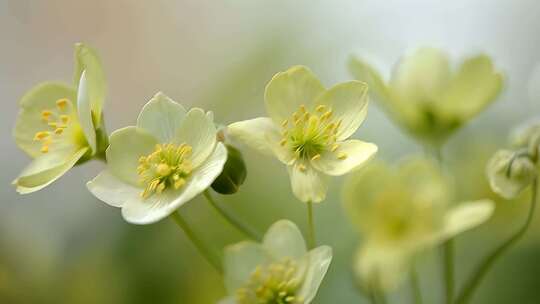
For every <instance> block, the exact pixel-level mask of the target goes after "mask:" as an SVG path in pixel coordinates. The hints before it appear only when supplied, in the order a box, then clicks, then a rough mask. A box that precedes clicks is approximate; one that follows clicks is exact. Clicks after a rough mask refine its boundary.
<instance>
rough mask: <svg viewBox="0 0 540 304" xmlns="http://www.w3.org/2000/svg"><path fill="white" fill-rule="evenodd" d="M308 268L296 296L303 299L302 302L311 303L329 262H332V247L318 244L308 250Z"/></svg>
mask: <svg viewBox="0 0 540 304" xmlns="http://www.w3.org/2000/svg"><path fill="white" fill-rule="evenodd" d="M306 259H307V261H308V265H309V266H308V268H307V269H306V274H305V277H304V283H303V284H302V288H301V289H300V291H299V292H298V297H299V298H300V299H303V300H304V303H311V301H313V299H314V298H315V296H316V295H317V290H318V289H319V286H320V285H321V283H322V280H323V278H324V276H325V275H326V272H327V271H328V267H329V266H330V262H332V248H330V247H329V246H320V247H317V248H315V249H313V250H311V251H310V252H308V254H307V257H306Z"/></svg>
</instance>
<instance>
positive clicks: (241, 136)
mask: <svg viewBox="0 0 540 304" xmlns="http://www.w3.org/2000/svg"><path fill="white" fill-rule="evenodd" d="M227 133H228V134H229V135H230V136H231V137H232V138H234V139H237V140H239V141H241V142H242V143H245V144H246V145H248V146H249V147H251V148H253V149H255V150H257V151H259V152H261V153H264V154H266V155H268V156H273V154H274V153H273V150H272V147H271V144H270V142H269V136H272V135H273V137H276V138H279V136H280V134H279V129H278V127H277V126H276V124H275V123H274V121H273V120H272V119H271V118H268V117H259V118H254V119H250V120H244V121H239V122H235V123H232V124H230V125H229V126H228V127H227Z"/></svg>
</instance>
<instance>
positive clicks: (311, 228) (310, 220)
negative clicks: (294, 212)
mask: <svg viewBox="0 0 540 304" xmlns="http://www.w3.org/2000/svg"><path fill="white" fill-rule="evenodd" d="M307 220H308V229H309V230H308V247H309V248H310V249H312V248H315V246H316V244H317V240H316V238H315V224H314V222H313V203H312V202H307Z"/></svg>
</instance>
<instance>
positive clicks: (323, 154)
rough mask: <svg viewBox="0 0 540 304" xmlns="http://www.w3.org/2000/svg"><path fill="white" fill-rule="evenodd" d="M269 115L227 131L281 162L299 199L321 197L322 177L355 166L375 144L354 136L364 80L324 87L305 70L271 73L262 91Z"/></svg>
mask: <svg viewBox="0 0 540 304" xmlns="http://www.w3.org/2000/svg"><path fill="white" fill-rule="evenodd" d="M265 104H266V110H267V112H268V114H269V116H270V117H269V118H267V117H260V118H255V119H252V120H246V121H241V122H236V123H233V124H231V125H229V127H228V132H229V134H230V135H231V136H232V137H233V138H237V139H239V140H241V141H242V142H244V143H245V144H247V145H249V146H251V147H253V148H255V149H257V150H259V151H261V152H263V153H266V154H268V155H273V156H275V157H277V158H278V159H279V160H280V161H281V162H282V163H284V164H285V165H287V168H288V171H289V175H290V178H291V186H292V189H293V192H294V194H295V195H296V197H297V198H298V199H299V200H301V201H303V202H320V201H322V200H324V198H325V196H326V190H327V186H326V176H327V175H332V176H337V175H343V174H346V173H348V172H349V171H351V170H354V169H356V168H359V167H360V166H361V165H363V164H364V163H365V162H366V161H367V160H369V159H370V158H371V157H372V156H373V155H374V154H375V152H376V151H377V146H375V145H374V144H371V143H366V142H362V141H359V140H355V139H350V140H348V139H347V138H349V136H351V135H352V134H354V132H355V131H356V130H357V129H358V127H359V126H360V124H361V123H362V122H363V121H364V118H365V117H366V114H367V105H368V98H367V85H366V84H365V83H362V82H359V81H350V82H346V83H341V84H338V85H336V86H334V87H332V88H330V89H328V90H327V89H325V88H324V87H323V85H322V84H321V83H320V82H319V80H318V79H317V78H316V77H315V76H314V75H313V74H312V73H311V71H310V70H309V69H307V68H306V67H303V66H295V67H292V68H290V69H289V70H287V71H285V72H281V73H278V74H276V75H275V76H274V77H273V78H272V80H271V81H270V83H268V85H267V87H266V91H265Z"/></svg>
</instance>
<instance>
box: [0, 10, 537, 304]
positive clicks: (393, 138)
mask: <svg viewBox="0 0 540 304" xmlns="http://www.w3.org/2000/svg"><path fill="white" fill-rule="evenodd" d="M539 14H540V3H538V1H536V0H475V1H471V0H455V1H427V0H425V1H424V0H413V1H396V0H393V1H392V0H384V1H380V0H363V1H362V0H359V1H358V0H357V1H353V0H349V1H345V0H340V1H287V0H274V1H253V0H223V1H209V0H206V1H199V0H182V1H172V0H171V1H165V0H155V1H132V0H114V1H111V0H93V1H79V0H48V1H38V0H36V1H25V0H0V97H1V105H2V110H1V111H0V136H1V138H2V144H1V147H2V150H1V151H2V152H1V154H0V162H1V163H0V166H1V171H0V303H6V304H11V303H55V304H59V303H115V304H121V303H193V304H198V303H215V302H216V301H217V300H218V299H219V298H221V297H222V296H223V295H224V288H223V286H222V282H221V280H220V278H219V276H218V275H217V273H215V272H214V271H213V269H212V268H211V267H210V266H209V265H207V264H206V262H205V260H203V259H202V258H201V257H200V256H199V255H198V254H197V252H196V251H195V249H194V247H193V246H192V245H191V244H190V243H189V242H188V240H187V239H186V237H185V236H184V234H183V233H182V231H179V230H178V228H177V227H176V226H175V225H174V223H172V221H169V220H164V221H161V222H160V223H157V224H154V225H149V226H134V225H130V224H127V223H126V222H124V221H123V220H122V218H121V216H120V212H119V210H117V209H114V208H112V207H108V206H106V205H105V204H104V203H102V202H100V201H98V200H96V199H95V198H93V197H92V195H90V194H89V192H88V191H87V190H86V187H85V183H86V181H88V180H89V179H91V178H92V177H93V176H95V175H96V174H97V172H99V170H100V169H101V168H102V167H103V165H102V164H101V163H98V162H95V163H89V164H86V165H84V166H82V167H77V168H75V169H74V170H71V171H70V172H69V173H68V174H67V175H65V176H64V177H63V178H61V179H60V180H59V181H57V182H55V183H54V184H52V185H51V186H50V187H47V188H46V189H45V190H43V191H40V192H38V193H34V194H31V195H26V196H20V195H18V194H16V192H15V190H14V188H13V187H12V186H11V185H10V183H11V181H12V180H13V179H14V178H15V177H16V176H17V175H18V173H19V171H20V170H21V169H22V168H23V167H24V166H25V165H26V164H27V163H28V161H29V160H28V158H27V157H26V156H25V155H24V154H23V153H22V152H20V151H19V150H18V149H17V148H16V146H15V144H14V141H13V139H12V137H11V130H12V128H13V126H14V122H15V118H16V114H17V111H18V106H17V103H18V100H19V98H20V97H21V96H22V95H23V94H24V92H25V91H26V90H28V89H29V88H31V87H32V86H34V85H35V84H37V83H39V82H40V81H43V80H64V81H68V82H69V81H70V80H71V76H72V68H73V55H72V52H73V48H72V45H73V44H74V43H75V42H78V41H83V42H86V43H88V44H89V45H92V46H94V47H95V48H97V49H98V50H99V53H100V55H101V58H102V61H103V63H104V66H105V70H106V74H107V78H108V86H109V91H108V96H107V105H106V122H107V126H108V129H109V130H114V129H116V128H119V127H122V126H126V125H130V124H133V123H134V122H135V119H136V115H137V114H138V112H139V110H140V108H141V107H142V105H143V104H144V103H146V101H147V100H148V99H149V98H150V97H151V96H152V95H153V94H154V93H155V92H157V91H158V90H161V91H163V92H165V93H166V94H167V95H169V96H171V97H172V98H173V99H175V100H177V101H180V102H182V103H183V104H185V105H186V106H188V107H189V106H195V105H196V106H199V107H203V108H205V109H208V110H213V111H214V112H215V116H216V120H217V121H218V122H220V123H223V124H227V123H230V122H233V121H237V120H243V119H248V118H252V117H255V116H259V115H263V114H264V106H263V99H262V95H263V91H264V87H265V85H266V83H267V82H268V80H269V79H270V78H271V76H272V75H273V74H274V73H276V72H278V71H281V70H284V69H286V68H287V67H289V66H291V65H295V64H304V65H308V66H309V67H311V69H312V70H313V71H314V72H315V73H316V74H317V75H318V76H319V77H320V78H321V80H322V81H323V82H324V83H325V84H326V85H327V86H329V85H332V84H334V83H336V82H340V81H345V80H349V79H351V77H352V76H351V75H350V74H349V72H348V70H347V65H346V62H347V60H348V58H349V56H351V55H352V54H356V55H362V56H365V57H367V58H369V59H370V61H371V62H374V63H375V64H376V65H377V66H378V67H379V68H380V69H381V70H383V71H386V73H385V75H386V76H388V74H389V72H390V70H391V68H392V65H393V63H394V62H395V61H396V60H397V59H398V58H399V56H401V55H402V54H403V53H404V52H407V51H410V50H413V49H415V48H417V47H420V46H435V47H440V48H443V49H445V50H446V51H447V52H448V53H449V54H450V55H452V57H453V58H454V59H457V60H459V59H460V58H463V57H464V56H466V55H471V54H475V53H477V52H486V53H488V54H489V55H490V56H492V58H493V59H494V61H495V63H496V65H497V66H498V67H499V69H501V70H502V71H503V72H504V74H505V77H506V83H505V89H504V91H503V93H502V95H501V96H500V97H499V98H498V100H497V101H496V102H495V103H494V104H492V106H490V107H489V109H488V110H486V111H485V112H483V113H482V114H481V115H479V117H477V119H475V120H474V121H473V122H471V123H470V124H468V125H467V126H466V127H465V128H463V129H462V130H461V131H460V132H458V133H457V134H456V135H455V136H454V137H453V138H452V139H451V140H450V141H449V143H448V145H447V147H446V149H445V151H444V157H445V159H447V162H448V167H449V168H451V169H450V170H451V171H452V172H453V173H455V176H456V181H457V184H458V187H457V193H456V195H457V197H459V198H461V199H476V198H485V197H489V198H493V199H495V200H496V201H497V211H496V215H495V217H494V218H493V219H492V220H491V221H490V222H489V223H488V224H487V225H484V226H482V227H481V228H479V229H476V230H474V231H472V232H470V233H468V234H466V235H465V236H463V237H459V238H458V240H457V244H458V245H457V246H458V261H459V262H458V263H459V267H458V270H457V272H458V279H459V283H461V282H463V279H464V278H465V277H466V276H467V274H469V271H470V270H471V267H472V266H473V265H475V263H476V262H477V261H478V260H479V259H480V258H481V257H482V256H483V254H485V253H486V252H488V251H489V250H490V249H491V248H493V246H494V245H495V244H496V243H497V241H500V240H501V239H503V238H504V237H506V236H508V235H509V234H510V233H511V232H513V231H514V230H515V229H517V228H518V226H519V225H520V224H521V223H522V222H523V221H524V217H525V212H526V208H527V201H526V197H527V194H524V197H523V198H519V199H517V200H515V201H505V200H501V199H498V198H497V197H496V196H495V195H494V194H493V193H491V191H490V190H489V187H488V186H487V183H486V181H485V177H484V167H485V162H486V159H487V158H488V157H489V156H490V155H491V154H492V153H493V152H494V151H495V150H496V149H497V148H499V147H502V146H504V145H505V142H506V138H507V135H508V133H509V131H510V130H511V129H512V127H513V126H514V125H516V124H518V123H520V122H523V121H525V120H527V119H529V118H531V117H533V116H535V115H536V114H538V110H539V107H538V103H540V68H539V66H538V63H539V62H540V35H538V30H539V29H540V18H538V15H539ZM356 137H358V138H361V139H363V140H367V141H371V142H375V143H376V144H378V145H379V154H378V157H379V158H381V159H384V160H387V161H390V162H394V161H396V160H398V159H400V158H402V157H403V156H406V155H409V154H415V153H422V149H421V148H420V147H418V146H417V145H416V144H415V143H414V142H413V141H411V140H410V139H408V138H407V137H406V136H405V135H404V134H403V133H402V132H401V131H400V130H399V129H397V128H396V127H395V126H394V125H393V124H392V123H391V122H390V121H389V120H388V119H387V118H386V116H385V115H384V113H382V112H381V111H380V110H379V109H378V108H377V106H376V104H375V103H372V104H371V105H370V113H369V115H368V119H367V120H366V122H365V123H364V125H363V126H362V127H361V128H360V129H359V131H358V132H357V134H356ZM243 151H244V155H245V158H246V161H247V164H248V169H249V173H248V180H247V182H246V183H245V186H244V187H243V188H242V189H241V191H240V192H239V193H238V194H236V195H234V196H229V197H225V196H217V199H218V200H219V201H220V203H222V204H224V205H227V207H228V208H230V209H231V210H233V211H234V212H236V213H237V214H239V215H240V216H241V217H242V218H244V219H245V221H246V222H249V223H250V224H252V225H253V226H255V227H257V228H258V229H259V230H260V231H263V230H265V229H266V227H267V226H268V225H270V224H271V223H273V222H274V221H275V220H277V219H281V218H289V219H292V220H294V221H295V222H296V223H298V225H299V226H300V227H301V228H302V229H304V228H305V227H306V222H305V216H304V211H305V210H304V207H305V206H303V204H301V203H299V202H297V201H296V200H295V198H294V197H293V195H292V194H291V191H290V189H289V180H288V176H287V173H286V170H285V169H284V168H283V167H282V166H280V165H278V163H277V161H276V160H271V159H266V158H265V157H264V156H261V155H258V154H256V152H253V151H250V150H248V149H243ZM342 182H343V179H334V180H333V182H332V184H331V187H330V191H329V197H328V199H327V201H326V202H325V203H324V204H321V205H317V206H316V209H315V213H316V215H315V218H316V224H317V232H318V239H319V242H321V243H325V244H329V245H331V246H332V247H333V248H334V253H335V258H334V261H333V263H332V266H331V269H330V271H329V274H328V275H327V277H326V279H325V281H324V282H323V285H322V286H321V289H320V291H319V296H318V298H317V299H316V301H315V303H367V299H365V298H364V297H363V296H362V295H361V294H360V293H358V291H357V290H356V289H355V287H354V284H353V283H352V280H351V278H352V274H351V271H350V264H351V259H352V254H353V252H354V250H355V249H356V248H357V246H358V245H359V244H360V243H361V239H360V238H359V236H358V235H357V234H356V233H355V231H354V230H353V228H352V226H351V225H350V224H349V223H348V221H347V220H345V219H346V216H345V215H344V214H343V210H342V204H341V199H340V192H341V186H342ZM182 210H183V213H184V214H185V215H186V217H187V218H188V221H189V222H190V223H191V224H192V225H193V227H194V229H195V230H196V231H197V232H198V233H199V234H200V235H202V237H203V238H204V240H206V241H207V242H209V243H211V245H212V246H213V247H214V248H216V249H220V248H222V247H223V246H225V245H227V244H230V243H233V242H236V241H239V240H241V237H242V236H241V235H239V234H238V233H237V232H236V231H235V230H234V229H232V228H231V227H230V226H228V225H227V223H226V222H224V221H223V220H222V219H221V218H219V216H218V215H217V214H216V213H214V211H213V210H212V209H211V208H210V207H209V206H208V204H207V203H206V202H205V201H204V200H203V199H202V198H197V199H195V200H194V201H192V202H190V203H189V204H187V205H185V206H184V207H182ZM536 218H537V220H536V221H535V223H534V224H533V226H532V228H531V231H530V232H529V233H528V234H527V237H526V239H525V240H524V241H522V242H520V243H519V244H518V246H516V248H514V249H513V250H511V252H510V253H509V254H508V255H507V256H505V258H504V259H503V260H502V261H501V262H500V263H499V264H498V265H497V267H496V268H494V269H493V271H492V272H491V274H490V275H489V277H488V279H487V280H485V282H484V284H483V285H482V286H481V288H480V290H479V292H478V294H477V297H476V298H475V301H474V303H491V304H496V303H501V304H502V303H521V304H527V303H531V304H532V303H540V289H539V288H538V287H539V286H540V281H539V280H540V279H539V278H540V214H537V217H536ZM420 272H421V275H422V287H423V288H424V292H425V294H426V297H427V299H426V302H427V303H441V302H442V301H441V298H440V296H439V294H440V291H441V287H442V285H441V282H440V281H439V272H440V269H439V252H438V251H437V250H434V251H431V252H426V253H425V254H424V255H423V256H422V262H421V263H420ZM390 298H391V300H392V301H393V303H408V301H409V299H410V297H409V290H408V289H407V288H403V290H400V291H398V292H396V293H394V294H391V295H390Z"/></svg>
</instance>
